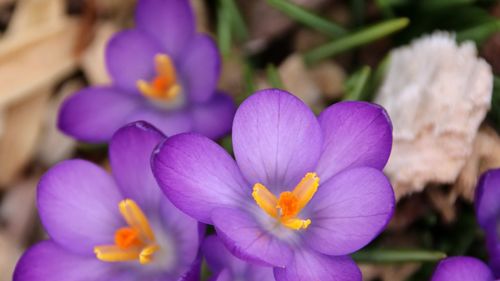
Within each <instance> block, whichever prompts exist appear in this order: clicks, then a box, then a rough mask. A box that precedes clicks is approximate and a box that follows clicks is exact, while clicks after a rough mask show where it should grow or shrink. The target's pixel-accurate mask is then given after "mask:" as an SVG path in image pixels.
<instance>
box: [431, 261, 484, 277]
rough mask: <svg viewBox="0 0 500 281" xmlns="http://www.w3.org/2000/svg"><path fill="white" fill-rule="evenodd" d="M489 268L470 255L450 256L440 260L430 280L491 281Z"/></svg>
mask: <svg viewBox="0 0 500 281" xmlns="http://www.w3.org/2000/svg"><path fill="white" fill-rule="evenodd" d="M493 280H494V278H493V274H492V273H491V270H490V269H489V268H488V266H486V264H484V263H483V262H482V261H480V260H478V259H476V258H472V257H451V258H447V259H444V260H442V261H441V262H440V263H439V264H438V266H437V268H436V270H435V272H434V275H433V276H432V279H431V281H493Z"/></svg>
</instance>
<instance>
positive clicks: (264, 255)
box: [212, 208, 293, 267]
mask: <svg viewBox="0 0 500 281" xmlns="http://www.w3.org/2000/svg"><path fill="white" fill-rule="evenodd" d="M212 221H213V223H214V226H215V229H216V231H217V235H218V236H219V238H220V239H221V240H222V242H223V243H224V245H226V247H227V248H228V250H229V251H230V252H231V253H233V255H235V256H237V257H238V258H240V259H243V260H246V261H249V262H253V263H256V264H259V265H266V266H280V267H283V266H285V265H286V264H287V263H288V261H289V259H290V258H291V257H292V254H293V252H292V249H291V248H290V246H288V245H287V244H286V243H285V242H283V241H281V240H279V239H278V238H276V237H274V236H273V235H272V234H270V233H268V232H267V231H265V230H264V229H263V228H262V226H261V225H260V224H259V223H258V222H257V221H256V220H255V217H253V216H252V215H250V214H249V213H248V212H246V211H244V210H241V209H237V208H216V209H214V210H213V212H212Z"/></svg>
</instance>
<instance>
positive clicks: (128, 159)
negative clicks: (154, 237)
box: [109, 121, 165, 212]
mask: <svg viewBox="0 0 500 281" xmlns="http://www.w3.org/2000/svg"><path fill="white" fill-rule="evenodd" d="M164 138H165V136H164V135H163V134H162V133H161V132H160V131H158V130H157V129H156V128H154V127H153V126H151V125H149V124H148V123H146V122H142V121H141V122H135V123H132V124H129V125H127V126H125V127H123V128H121V129H120V130H118V131H117V132H116V133H115V134H114V135H113V137H112V139H111V142H110V145H109V159H110V161H111V167H112V172H113V176H114V178H115V180H116V183H117V184H118V187H119V188H120V190H121V192H122V194H123V196H124V197H126V198H131V199H133V200H134V201H135V202H136V203H137V204H139V206H142V207H143V209H145V208H144V207H146V206H147V207H148V208H147V210H153V212H157V211H158V209H156V208H155V206H158V204H159V202H160V199H161V198H162V197H163V194H162V192H161V190H160V188H159V187H158V184H157V183H156V180H155V178H154V177H153V173H152V172H151V164H150V162H151V155H152V154H153V150H154V148H155V147H156V146H157V145H158V144H159V143H160V141H161V140H163V139H164Z"/></svg>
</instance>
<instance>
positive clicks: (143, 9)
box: [135, 0, 195, 58]
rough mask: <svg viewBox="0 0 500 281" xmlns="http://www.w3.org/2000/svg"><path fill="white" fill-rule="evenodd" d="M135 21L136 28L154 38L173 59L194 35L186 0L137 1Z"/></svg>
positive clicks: (190, 12)
mask: <svg viewBox="0 0 500 281" xmlns="http://www.w3.org/2000/svg"><path fill="white" fill-rule="evenodd" d="M135 21H136V25H137V28H139V29H141V30H144V31H145V32H147V33H148V34H149V35H150V36H152V37H154V38H155V39H156V40H157V41H158V42H160V43H161V44H162V46H163V48H165V49H166V51H167V54H168V55H170V56H172V57H174V58H176V57H178V56H179V55H180V54H181V53H182V52H183V51H184V50H185V48H186V46H187V44H188V43H189V41H190V40H191V38H192V36H193V35H194V33H195V19H194V16H193V12H192V10H191V7H190V6H189V1H186V0H168V1H165V0H141V1H138V4H137V8H136V12H135Z"/></svg>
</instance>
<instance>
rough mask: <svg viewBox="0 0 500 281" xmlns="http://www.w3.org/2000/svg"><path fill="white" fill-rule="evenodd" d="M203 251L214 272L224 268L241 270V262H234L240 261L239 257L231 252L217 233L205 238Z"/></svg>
mask: <svg viewBox="0 0 500 281" xmlns="http://www.w3.org/2000/svg"><path fill="white" fill-rule="evenodd" d="M201 252H202V253H203V256H204V257H205V259H206V261H207V264H208V267H209V268H210V270H211V271H212V272H219V271H222V270H223V269H224V268H228V269H230V270H231V271H234V270H235V269H236V270H241V268H240V264H234V263H235V262H237V261H238V260H237V258H236V257H234V256H233V255H232V254H231V253H229V251H228V250H227V249H226V247H225V246H224V244H222V242H221V241H220V239H219V238H218V237H217V236H216V235H211V236H208V237H206V238H205V240H203V244H202V246H201Z"/></svg>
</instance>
